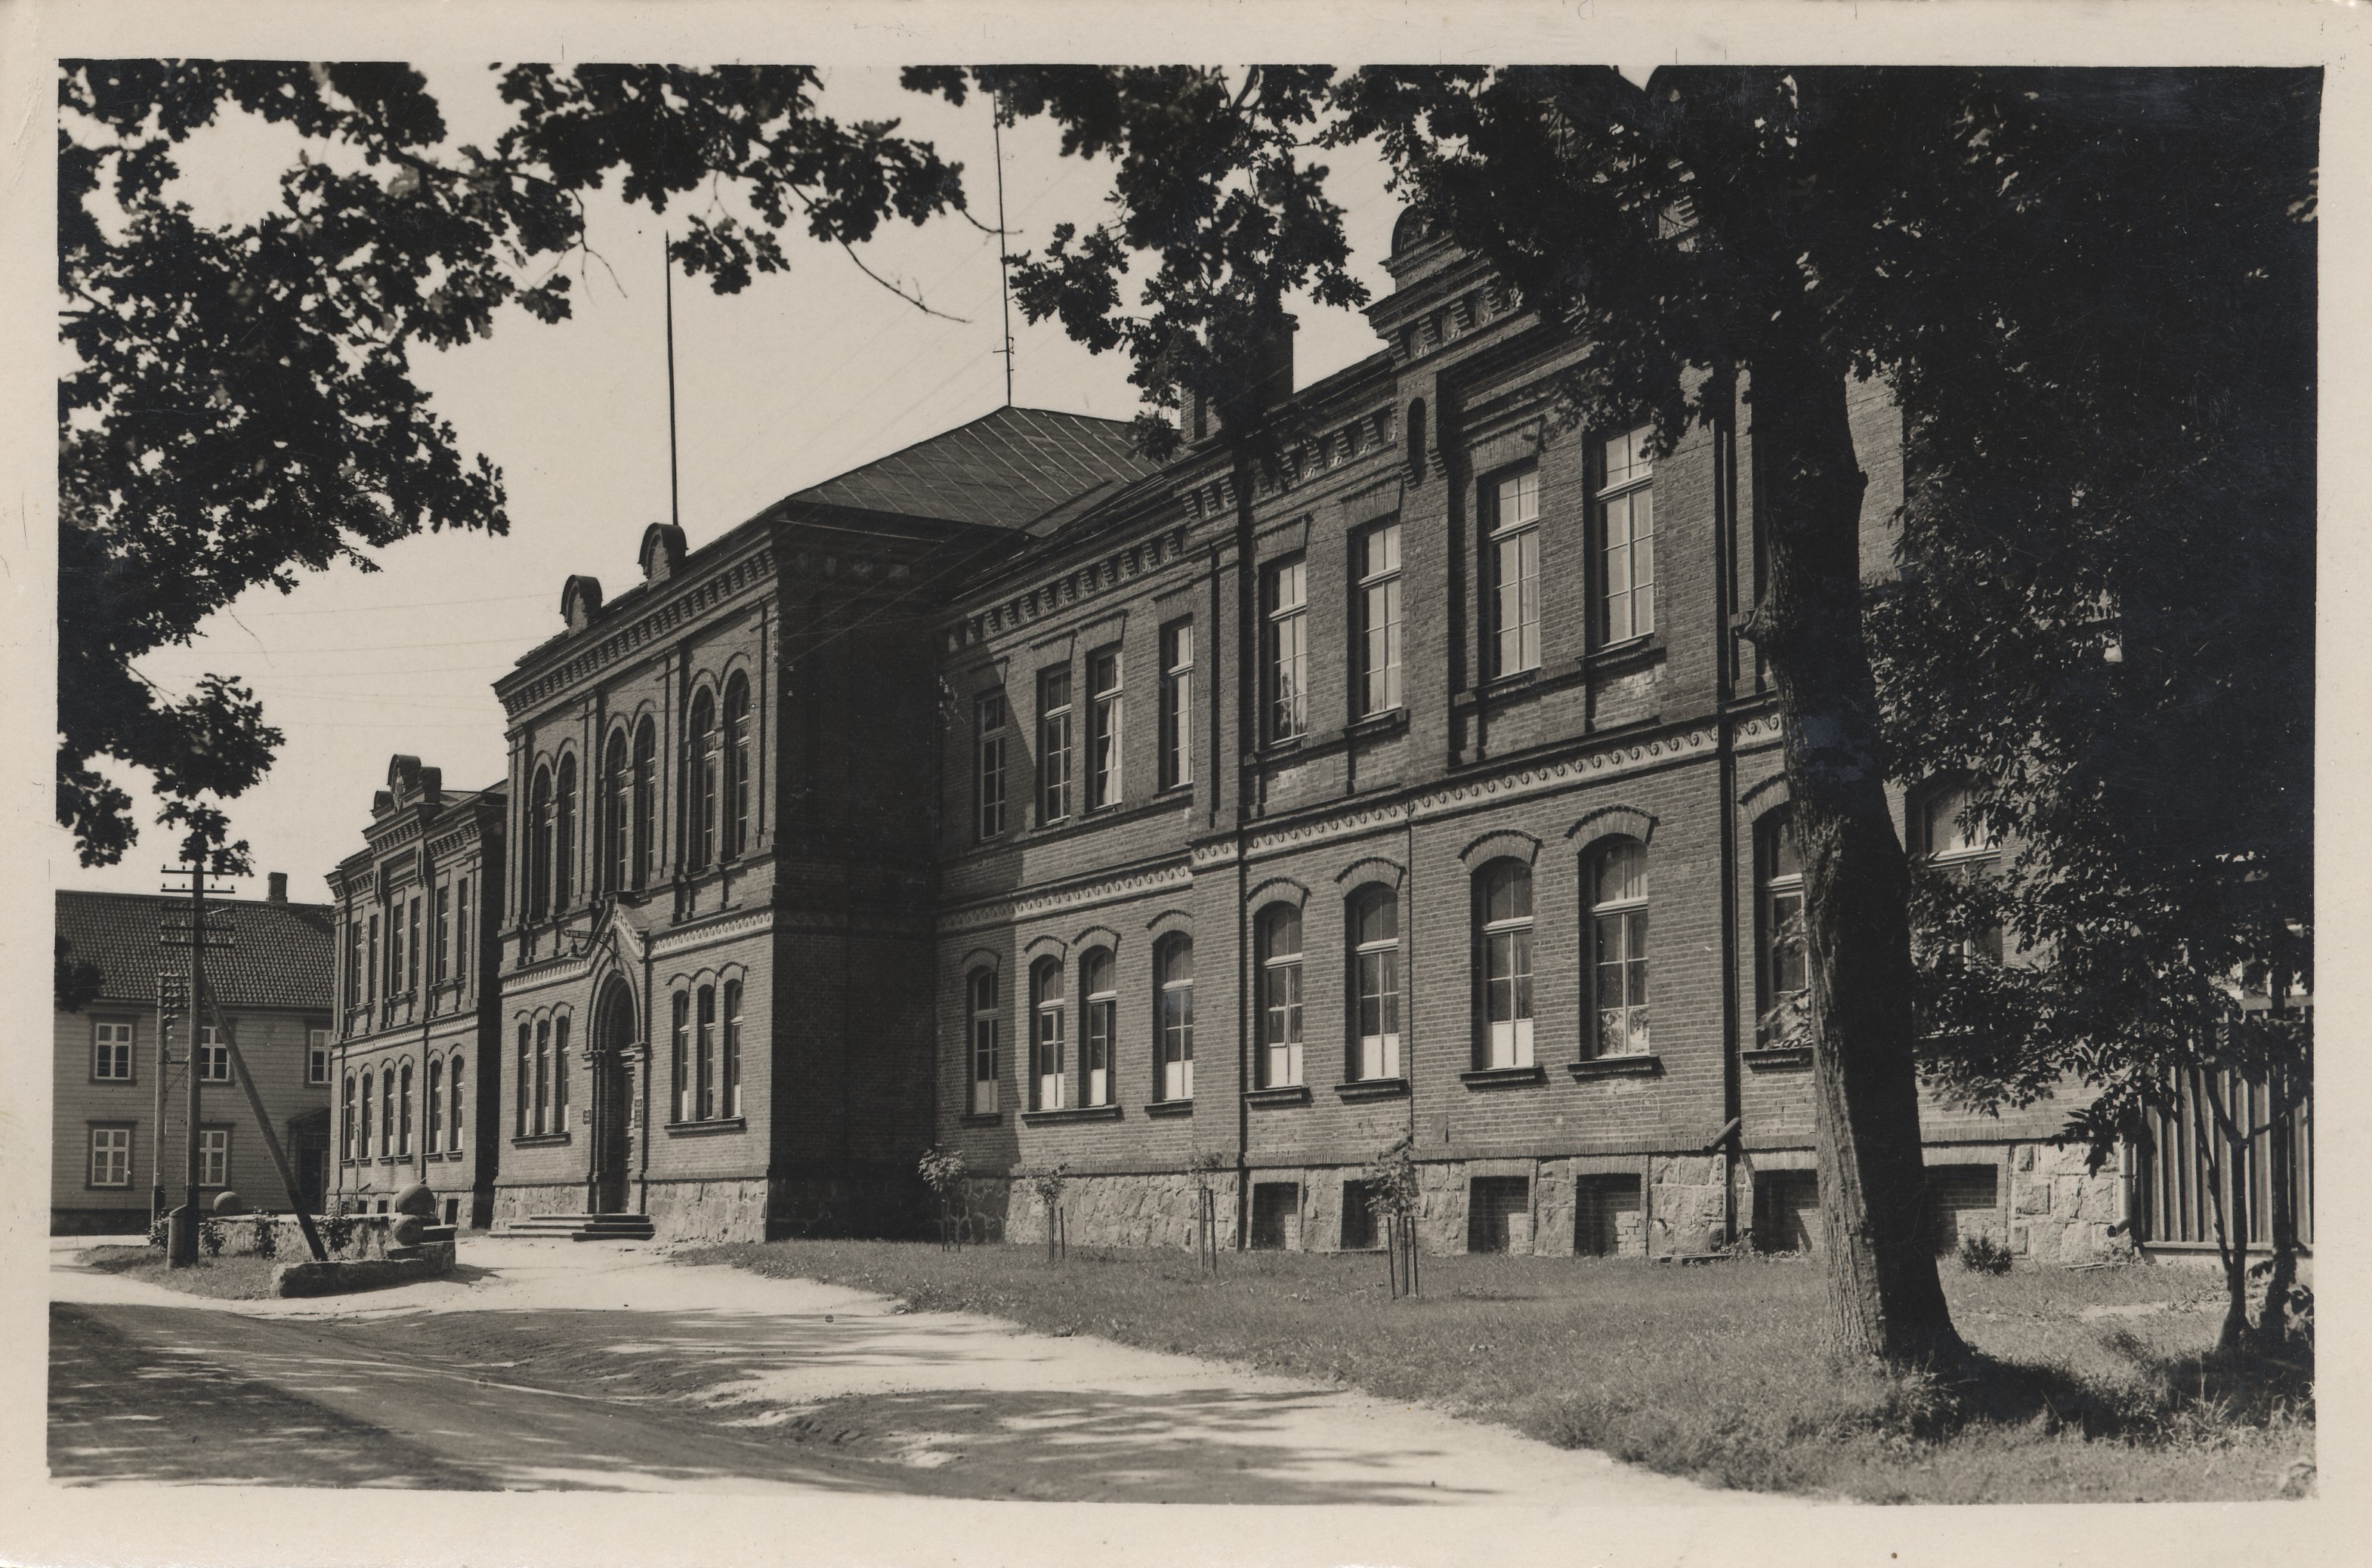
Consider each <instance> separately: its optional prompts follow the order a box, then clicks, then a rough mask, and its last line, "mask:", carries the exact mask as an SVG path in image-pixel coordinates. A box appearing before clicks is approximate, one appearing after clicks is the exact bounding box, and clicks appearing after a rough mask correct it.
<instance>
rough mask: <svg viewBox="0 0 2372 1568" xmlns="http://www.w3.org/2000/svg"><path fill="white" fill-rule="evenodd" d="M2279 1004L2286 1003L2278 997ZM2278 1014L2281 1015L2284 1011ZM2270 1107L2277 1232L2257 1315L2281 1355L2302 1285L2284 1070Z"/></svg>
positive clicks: (2265, 1338)
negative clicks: (2294, 1292)
mask: <svg viewBox="0 0 2372 1568" xmlns="http://www.w3.org/2000/svg"><path fill="white" fill-rule="evenodd" d="M2273 1001H2274V1006H2275V1008H2276V1009H2278V1008H2279V1006H2280V1005H2281V998H2280V996H2279V995H2278V994H2276V995H2275V997H2274V999H2273ZM2275 1016H2279V1014H2278V1011H2277V1012H2276V1015H2275ZM2265 1103H2266V1108H2267V1109H2268V1110H2269V1111H2270V1112H2271V1114H2270V1115H2269V1117H2268V1118H2267V1121H2268V1122H2269V1125H2268V1126H2267V1127H2266V1129H2265V1142H2266V1155H2267V1158H2266V1161H2265V1165H2266V1167H2267V1169H2268V1170H2269V1171H2270V1173H2271V1179H2270V1180H2269V1181H2268V1183H2267V1185H2268V1187H2269V1188H2270V1189H2271V1190H2270V1191H2268V1192H2267V1193H2266V1194H2265V1197H2266V1201H2267V1202H2269V1203H2270V1204H2271V1205H2272V1209H2273V1212H2272V1214H2271V1215H2270V1216H2269V1218H2270V1220H2271V1223H2272V1228H2273V1269H2272V1271H2271V1272H2270V1273H2269V1275H2268V1277H2267V1278H2266V1281H2265V1306H2264V1310H2263V1311H2262V1312H2261V1313H2259V1314H2258V1317H2257V1342H2258V1343H2259V1344H2260V1345H2262V1347H2263V1348H2264V1349H2266V1350H2269V1351H2274V1352H2279V1351H2281V1350H2282V1349H2283V1348H2284V1347H2285V1344H2286V1342H2288V1340H2289V1335H2290V1325H2289V1313H2290V1286H2292V1285H2293V1284H2295V1283H2297V1214H2296V1210H2294V1209H2293V1208H2292V1207H2291V1206H2290V1179H2289V1178H2290V1131H2291V1123H2290V1118H2291V1117H2292V1116H2293V1115H2294V1114H2296V1104H2295V1102H2294V1101H2292V1099H2291V1098H2290V1095H2289V1074H2288V1072H2287V1071H2286V1070H2285V1069H2284V1068H2282V1067H2279V1066H2276V1067H2274V1068H2273V1070H2272V1071H2271V1073H2270V1074H2268V1082H2267V1084H2266V1094H2265Z"/></svg>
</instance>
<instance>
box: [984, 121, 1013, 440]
mask: <svg viewBox="0 0 2372 1568" xmlns="http://www.w3.org/2000/svg"><path fill="white" fill-rule="evenodd" d="M988 133H989V138H990V141H991V142H992V143H993V144H994V146H995V149H996V293H997V297H998V298H999V299H1000V300H1002V301H1003V302H1004V306H1005V347H1004V349H1003V351H1002V352H1003V353H1004V354H1005V406H1006V408H1011V407H1012V406H1013V289H1012V285H1010V284H1009V283H1008V282H1007V281H1006V266H1005V127H1004V123H1003V116H1001V115H999V114H998V113H997V112H996V99H995V97H994V95H991V97H990V99H989V114H988Z"/></svg>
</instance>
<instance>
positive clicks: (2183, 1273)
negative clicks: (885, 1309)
mask: <svg viewBox="0 0 2372 1568" xmlns="http://www.w3.org/2000/svg"><path fill="white" fill-rule="evenodd" d="M676 1256H677V1258H678V1259H679V1260H680V1261H683V1262H688V1263H727V1264H732V1265H735V1266H737V1267H740V1268H745V1269H750V1270H752V1271H754V1272H759V1273H762V1274H772V1275H776V1276H784V1277H790V1276H796V1277H800V1278H806V1279H816V1280H823V1281H827V1282H829V1283H835V1284H843V1285H850V1286H855V1287H857V1288H860V1289H866V1290H872V1291H878V1292H879V1293H881V1294H883V1295H891V1296H896V1297H899V1298H901V1299H902V1300H904V1301H906V1302H908V1303H910V1304H911V1305H912V1306H913V1308H914V1309H915V1310H917V1311H970V1312H983V1313H989V1314H993V1315H994V1316H996V1317H1000V1318H1009V1319H1012V1320H1013V1321H1016V1322H1018V1323H1020V1324H1022V1325H1024V1326H1026V1327H1028V1328H1031V1329H1037V1330H1046V1331H1052V1332H1064V1331H1068V1332H1073V1333H1084V1334H1099V1335H1101V1336H1103V1337H1105V1338H1107V1339H1111V1340H1116V1341H1119V1342H1122V1343H1124V1344H1132V1345H1140V1346H1144V1347H1146V1348H1150V1349H1154V1350H1166V1351H1181V1352H1185V1353H1191V1354H1195V1355H1203V1356H1214V1357H1218V1358H1220V1359H1223V1360H1227V1361H1235V1362H1240V1363H1243V1364H1246V1365H1250V1366H1254V1367H1257V1368H1259V1369H1261V1370H1262V1371H1268V1372H1277V1373H1284V1374H1287V1375H1291V1376H1301V1377H1307V1378H1313V1379H1317V1380H1319V1381H1330V1380H1331V1381H1335V1382H1340V1383H1345V1384H1349V1385H1351V1386H1354V1387H1356V1388H1363V1389H1366V1391H1368V1392H1370V1393H1373V1394H1377V1395H1379V1396H1381V1397H1384V1398H1386V1399H1392V1400H1420V1401H1424V1402H1426V1403H1429V1404H1431V1405H1434V1406H1436V1407H1437V1408H1440V1409H1444V1410H1448V1411H1453V1412H1455V1413H1457V1414H1459V1415H1464V1416H1469V1417H1471V1418H1473V1419H1476V1420H1480V1421H1488V1422H1497V1423H1504V1424H1506V1425H1508V1426H1512V1427H1515V1428H1517V1430H1519V1431H1522V1432H1525V1433H1529V1434H1531V1435H1533V1436H1536V1437H1540V1438H1543V1439H1545V1440H1547V1441H1549V1442H1551V1443H1555V1444H1558V1445H1561V1446H1568V1447H1591V1448H1599V1449H1603V1450H1605V1451H1606V1452H1608V1453H1610V1454H1613V1455H1615V1456H1616V1457H1618V1458H1624V1459H1629V1460H1632V1461H1634V1462H1635V1463H1638V1464H1642V1465H1645V1466H1648V1467H1650V1468H1652V1469H1658V1470H1663V1471H1667V1472H1669V1473H1673V1474H1678V1475H1686V1476H1692V1477H1694V1478H1696V1479H1698V1480H1700V1481H1706V1482H1708V1483H1711V1484H1715V1485H1722V1486H1734V1487H1741V1488H1751V1489H1756V1490H1764V1491H1783V1492H1797V1493H1814V1494H1822V1495H1836V1496H1845V1497H1853V1498H1859V1499H1862V1500H1865V1501H1869V1502H1884V1503H1995V1502H1997V1503H2010V1502H2017V1503H2073V1502H2157V1501H2164V1500H2172V1499H2191V1500H2198V1501H2206V1500H2222V1499H2248V1498H2268V1497H2273V1496H2277V1495H2281V1494H2282V1493H2283V1490H2284V1487H2285V1484H2287V1485H2288V1486H2289V1487H2290V1488H2291V1489H2292V1490H2293V1491H2295V1490H2296V1489H2297V1488H2298V1487H2299V1486H2300V1485H2302V1484H2310V1482H2311V1478H2312V1469H2311V1466H2312V1462H2313V1458H2314V1394H2313V1383H2312V1376H2311V1371H2310V1368H2308V1367H2307V1366H2302V1365H2301V1366H2286V1365H2268V1364H2265V1363H2262V1362H2243V1363H2230V1362H2226V1361H2222V1360H2218V1359H2216V1358H2214V1357H2212V1356H2210V1355H2208V1354H2207V1352H2208V1350H2209V1348H2210V1347H2211V1346H2212V1345H2213V1343H2214V1342H2215V1329H2216V1325H2217V1322H2218V1316H2217V1314H2218V1312H2219V1311H2220V1308H2221V1303H2222V1296H2221V1292H2220V1286H2219V1283H2218V1281H2217V1280H2216V1278H2215V1276H2214V1275H2213V1274H2211V1273H2210V1272H2208V1271H2205V1270H2195V1271H2194V1270H2191V1269H2184V1268H2177V1267H2155V1268H2153V1267H2148V1266H2135V1267H2129V1268H2118V1269H2101V1270H2094V1271H2087V1272H2067V1271H2064V1270H2059V1269H2048V1268H2038V1269H2026V1268H2023V1267H2021V1268H2019V1269H2017V1270H2015V1271H2013V1272H2011V1273H2009V1274H2007V1275H2005V1276H2000V1277H1994V1276H1988V1275H1983V1274H1976V1273H1971V1272H1967V1271H1965V1270H1963V1269H1961V1268H1959V1266H1958V1265H1957V1264H1956V1263H1954V1262H1952V1261H1950V1260H1946V1261H1945V1263H1944V1270H1945V1288H1946V1290H1947V1292H1948V1294H1949V1295H1950V1297H1951V1304H1952V1311H1953V1315H1954V1318H1955V1319H1956V1320H1957V1321H1958V1322H1959V1326H1960V1331H1961V1333H1962V1334H1963V1335H1964V1336H1965V1337H1966V1338H1967V1339H1968V1340H1969V1341H1970V1342H1971V1343H1972V1344H1973V1345H1974V1346H1975V1347H1976V1348H1977V1349H1978V1351H1980V1352H1981V1353H1982V1354H1983V1355H1984V1356H1985V1357H1986V1358H1987V1368H1986V1376H1984V1377H1983V1379H1982V1383H1981V1385H1980V1387H1979V1388H1978V1389H1977V1390H1975V1391H1974V1393H1973V1394H1968V1395H1963V1396H1961V1397H1959V1398H1954V1397H1950V1396H1948V1394H1947V1393H1946V1392H1945V1391H1944V1390H1942V1389H1940V1388H1937V1387H1936V1386H1935V1385H1934V1384H1932V1383H1930V1382H1928V1381H1925V1380H1923V1379H1920V1378H1916V1377H1894V1376H1885V1375H1883V1374H1880V1373H1878V1372H1876V1371H1873V1370H1869V1369H1866V1368H1862V1367H1858V1366H1850V1365H1841V1364H1839V1363H1837V1362H1836V1361H1834V1360H1832V1359H1831V1357H1829V1356H1828V1355H1827V1354H1826V1353H1824V1352H1823V1351H1822V1349H1821V1347H1820V1321H1821V1315H1822V1309H1823V1287H1822V1281H1821V1276H1820V1271H1819V1269H1818V1268H1817V1267H1816V1266H1815V1265H1813V1264H1811V1263H1809V1262H1808V1261H1804V1260H1795V1259H1767V1260H1766V1259H1751V1260H1738V1261H1731V1262H1722V1263H1716V1264H1713V1265H1709V1266H1704V1267H1695V1268H1685V1269H1672V1268H1661V1267H1649V1266H1647V1265H1645V1264H1642V1263H1637V1262H1630V1261H1614V1260H1595V1259H1552V1258H1514V1257H1491V1256H1467V1257H1449V1258H1428V1259H1426V1260H1424V1291H1425V1295H1424V1299H1423V1300H1421V1301H1405V1300H1403V1301H1393V1300H1391V1299H1389V1295H1388V1294H1387V1291H1386V1287H1385V1273H1384V1260H1383V1258H1382V1257H1381V1255H1379V1254H1365V1255H1360V1254H1348V1255H1344V1254H1333V1255H1330V1254H1325V1253H1305V1252H1253V1253H1228V1254H1226V1255H1224V1256H1223V1257H1222V1258H1221V1260H1220V1268H1219V1272H1218V1275H1217V1277H1216V1278H1212V1277H1211V1276H1208V1275H1204V1274H1199V1273H1198V1272H1196V1270H1195V1266H1194V1260H1193V1257H1192V1254H1191V1253H1186V1254H1181V1253H1170V1252H1141V1251H1133V1250H1127V1251H1124V1250H1119V1249H1084V1248H1081V1249H1073V1250H1072V1252H1071V1254H1070V1258H1069V1260H1068V1261H1067V1262H1065V1263H1063V1264H1061V1265H1050V1264H1049V1263H1048V1262H1047V1260H1046V1254H1045V1250H1044V1249H1043V1248H1042V1247H1029V1246H990V1247H974V1248H968V1249H964V1250H963V1251H961V1252H946V1251H942V1250H940V1249H938V1248H936V1246H933V1245H930V1244H928V1243H920V1242H861V1241H787V1242H770V1243H766V1244H764V1245H754V1244H745V1245H738V1246H727V1247H711V1248H702V1249H687V1250H684V1251H681V1252H679V1253H678V1254H676Z"/></svg>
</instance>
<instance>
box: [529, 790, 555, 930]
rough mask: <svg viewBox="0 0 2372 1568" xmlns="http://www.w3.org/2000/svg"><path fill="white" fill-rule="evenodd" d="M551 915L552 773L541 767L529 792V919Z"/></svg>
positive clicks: (539, 918)
mask: <svg viewBox="0 0 2372 1568" xmlns="http://www.w3.org/2000/svg"><path fill="white" fill-rule="evenodd" d="M551 912H552V770H551V769H550V768H543V767H539V768H538V769H536V771H535V782H534V783H533V784H531V785H529V788H528V793H527V917H528V918H529V920H541V919H542V918H543V917H544V916H545V915H547V914H549V913H551Z"/></svg>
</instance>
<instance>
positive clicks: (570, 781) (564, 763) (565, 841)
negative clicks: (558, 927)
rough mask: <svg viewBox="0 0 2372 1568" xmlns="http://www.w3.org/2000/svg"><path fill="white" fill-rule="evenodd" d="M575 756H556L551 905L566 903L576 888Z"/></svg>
mask: <svg viewBox="0 0 2372 1568" xmlns="http://www.w3.org/2000/svg"><path fill="white" fill-rule="evenodd" d="M575 872H576V753H574V752H571V753H570V754H569V755H567V756H565V757H563V758H562V759H561V760H560V782H559V784H557V785H555V786H554V789H553V795H552V912H554V913H557V912H560V911H562V910H564V909H566V908H567V907H568V905H569V901H570V900H571V898H572V897H573V896H574V895H575V893H576V875H575Z"/></svg>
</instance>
